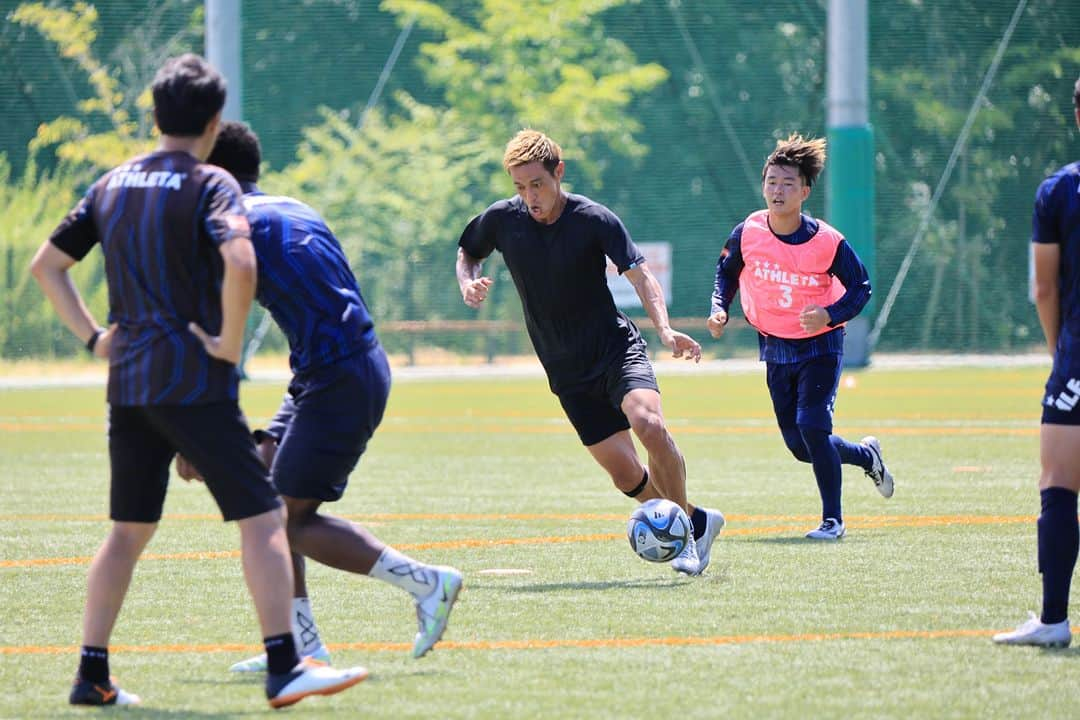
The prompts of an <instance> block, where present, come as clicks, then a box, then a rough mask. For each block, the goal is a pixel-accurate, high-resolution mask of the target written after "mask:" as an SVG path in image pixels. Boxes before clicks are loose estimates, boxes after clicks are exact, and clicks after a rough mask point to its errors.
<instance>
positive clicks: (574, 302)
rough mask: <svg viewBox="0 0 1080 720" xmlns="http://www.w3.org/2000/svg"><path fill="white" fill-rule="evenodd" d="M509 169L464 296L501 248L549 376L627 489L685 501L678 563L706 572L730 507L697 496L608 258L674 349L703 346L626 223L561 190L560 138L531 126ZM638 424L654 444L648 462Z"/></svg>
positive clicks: (471, 296) (481, 219)
mask: <svg viewBox="0 0 1080 720" xmlns="http://www.w3.org/2000/svg"><path fill="white" fill-rule="evenodd" d="M503 167H504V168H505V169H506V171H507V172H508V173H509V174H510V177H511V179H512V180H513V182H514V188H515V189H516V190H517V195H516V196H515V197H512V198H509V199H506V200H500V201H498V202H496V203H494V204H493V205H491V206H490V207H489V208H488V209H487V210H485V211H484V212H483V213H481V214H480V215H478V216H477V217H475V218H473V220H472V221H471V222H469V224H468V226H467V227H466V228H465V231H464V232H463V233H462V234H461V239H460V240H459V242H458V245H459V248H458V257H457V278H458V285H459V286H460V288H461V295H462V298H463V299H464V301H465V304H466V305H468V306H469V307H473V308H477V307H480V304H481V303H483V302H484V300H485V299H486V298H487V295H488V292H489V291H490V289H491V285H492V282H493V281H492V279H491V278H490V277H484V276H482V275H481V267H482V265H483V261H484V259H485V258H487V257H488V256H489V255H490V254H491V253H492V252H493V251H494V250H498V251H499V252H501V253H502V256H503V260H504V261H505V262H506V266H507V268H509V270H510V275H511V276H512V277H513V279H514V285H515V286H516V287H517V291H518V295H519V297H520V298H521V304H522V307H523V308H524V311H525V326H526V328H527V329H528V331H529V337H530V338H531V339H532V343H533V348H534V349H535V350H536V354H537V357H539V358H540V362H541V364H542V365H543V366H544V370H545V371H546V373H547V377H548V384H549V386H550V387H551V391H552V392H553V393H555V394H556V395H557V396H558V397H559V402H560V403H561V404H562V406H563V410H564V411H565V412H566V415H567V417H568V418H569V419H570V422H571V424H572V425H573V426H574V429H575V430H576V431H577V434H578V437H579V438H580V439H581V442H582V444H584V445H585V446H586V448H588V450H589V452H590V453H591V454H592V456H593V458H595V460H596V461H597V462H598V463H599V464H600V466H601V467H603V468H604V470H606V471H607V472H608V474H609V475H610V476H611V479H612V481H613V482H614V483H615V487H617V488H618V489H619V490H621V491H622V492H623V493H624V494H625V495H627V496H628V497H631V498H634V499H635V500H637V501H638V502H644V501H646V500H649V499H652V498H656V497H664V498H667V499H668V500H671V501H673V502H675V503H676V504H678V505H680V506H681V507H682V508H683V509H684V510H686V511H687V514H688V515H689V516H690V519H691V524H692V525H693V528H694V537H693V540H692V541H691V542H690V543H689V544H688V545H687V546H686V548H685V549H684V550H683V552H682V553H681V554H680V555H679V556H678V557H677V558H675V559H674V560H672V561H671V567H672V568H674V569H675V570H676V571H678V572H681V573H684V574H687V575H700V574H701V573H702V572H703V571H704V570H705V568H706V567H708V565H709V558H710V553H711V550H712V544H713V540H715V538H716V536H717V535H718V534H719V532H720V530H721V528H723V526H724V516H723V515H722V514H721V513H720V512H718V511H716V510H706V509H705V508H701V507H695V506H693V505H690V504H689V503H688V502H687V499H686V463H685V461H684V460H683V456H682V453H680V452H679V448H678V447H677V446H676V445H675V440H674V439H673V438H672V437H671V434H670V433H669V432H668V430H667V426H666V425H665V423H664V415H663V412H662V411H661V407H660V390H659V386H658V385H657V383H656V376H655V375H654V374H653V368H652V364H651V363H650V362H649V356H648V353H647V351H646V346H645V340H644V339H643V338H642V337H641V333H640V332H639V331H638V329H637V327H636V326H635V325H634V323H633V322H631V321H630V318H628V317H627V316H626V315H624V314H623V313H622V312H620V311H619V310H618V309H617V308H616V307H615V301H614V300H613V299H612V297H611V291H610V290H609V289H608V286H607V279H606V267H607V258H611V260H612V262H614V263H615V266H616V267H617V268H618V269H619V272H620V273H623V274H625V275H626V277H627V279H628V280H629V281H630V284H631V285H633V286H634V290H635V291H637V295H638V297H639V298H640V299H641V304H642V306H643V307H644V308H645V311H646V312H647V313H648V314H649V318H650V319H651V320H652V322H653V325H654V326H655V328H656V332H657V334H658V335H659V336H660V342H662V343H663V344H664V345H666V346H667V347H669V348H671V351H672V354H673V356H674V357H686V358H687V359H688V360H694V361H695V362H697V361H699V360H700V359H701V346H700V345H698V343H697V342H696V341H695V340H694V339H693V338H691V337H690V336H689V335H685V334H683V333H681V332H677V331H675V330H673V329H672V328H671V326H670V325H669V324H668V314H667V306H666V305H665V303H664V294H663V291H662V289H661V287H660V283H659V282H657V280H656V278H655V277H654V276H653V274H652V273H651V272H650V271H649V268H648V265H646V263H645V257H644V256H643V255H642V254H641V252H640V250H638V248H637V246H636V245H635V244H634V242H633V240H631V239H630V234H629V233H628V232H627V230H626V228H625V227H624V226H623V224H622V221H621V220H619V218H618V217H617V216H616V215H615V214H614V213H613V212H611V211H610V210H608V209H607V208H606V207H604V206H603V205H600V204H599V203H595V202H593V201H592V200H590V199H589V198H587V197H585V196H584V195H575V194H572V193H567V192H565V191H564V190H563V189H562V179H563V174H564V172H565V169H566V167H565V164H564V163H563V160H562V149H561V148H560V147H559V145H558V144H557V143H555V141H553V140H552V139H551V138H549V137H547V136H546V135H544V134H543V133H541V132H538V131H536V130H522V131H521V132H519V133H518V134H517V135H515V136H514V138H513V139H511V140H510V142H509V143H508V144H507V146H506V152H505V154H504V156H503ZM631 429H632V430H633V432H634V434H635V435H636V436H637V438H638V440H639V441H640V442H641V444H642V445H643V446H644V447H645V451H646V452H647V453H648V469H646V468H645V466H644V465H643V464H642V462H641V459H640V458H639V457H638V454H637V449H636V448H635V447H634V441H633V439H632V438H631V436H630V432H629V431H630V430H631Z"/></svg>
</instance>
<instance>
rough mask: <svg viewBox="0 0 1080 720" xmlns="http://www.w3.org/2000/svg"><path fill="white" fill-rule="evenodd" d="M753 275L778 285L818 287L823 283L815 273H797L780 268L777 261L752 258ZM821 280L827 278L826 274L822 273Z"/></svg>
mask: <svg viewBox="0 0 1080 720" xmlns="http://www.w3.org/2000/svg"><path fill="white" fill-rule="evenodd" d="M753 264H754V270H753V273H754V277H756V278H758V279H760V280H765V281H768V282H773V283H777V284H780V285H792V286H796V287H818V286H820V285H822V284H823V282H822V281H819V280H818V277H819V276H817V275H799V274H798V273H790V272H788V271H787V270H782V269H781V268H780V264H779V263H770V262H767V261H766V262H762V261H761V260H754V263H753ZM820 277H821V278H822V280H827V279H828V277H829V276H828V275H827V274H822V275H821V276H820Z"/></svg>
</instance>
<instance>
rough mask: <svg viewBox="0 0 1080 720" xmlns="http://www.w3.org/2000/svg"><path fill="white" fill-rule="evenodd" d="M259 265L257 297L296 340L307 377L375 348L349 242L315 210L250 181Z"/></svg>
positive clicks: (293, 348) (296, 369)
mask: <svg viewBox="0 0 1080 720" xmlns="http://www.w3.org/2000/svg"><path fill="white" fill-rule="evenodd" d="M242 187H243V189H244V191H245V192H246V193H247V194H245V195H244V207H245V208H246V209H247V214H248V222H249V223H250V225H251V241H252V244H253V245H254V246H255V255H256V257H257V259H258V266H259V282H258V286H257V290H256V299H257V300H258V301H259V304H260V305H262V306H263V307H265V308H266V309H267V310H269V311H270V314H271V315H272V316H273V317H274V320H275V321H276V322H277V324H278V326H279V327H280V328H281V331H282V332H283V333H284V334H285V337H286V338H287V339H288V341H289V351H290V354H289V366H290V367H291V368H292V371H293V373H296V374H302V373H306V372H309V371H311V370H315V369H318V368H322V367H326V366H328V365H332V364H333V363H335V362H337V361H338V360H341V359H343V358H346V357H349V356H351V355H354V354H356V353H358V352H360V351H364V350H367V349H369V348H371V347H372V346H373V345H374V344H375V342H376V337H375V328H374V322H372V319H371V313H369V312H368V308H367V305H366V304H365V303H364V298H363V296H362V295H361V294H360V287H359V286H358V285H357V282H356V276H355V275H353V272H352V269H351V268H350V267H349V261H348V259H347V258H346V257H345V253H344V251H343V250H342V249H341V244H340V243H339V242H338V240H337V238H336V237H334V234H333V233H332V232H330V229H329V228H328V227H326V223H325V222H324V221H323V219H322V217H320V216H319V214H318V213H317V212H315V211H314V210H312V209H311V208H310V207H308V206H307V205H305V204H304V203H302V202H300V201H299V200H294V199H293V198H289V197H280V196H274V195H264V194H263V193H261V192H259V190H258V188H256V187H255V186H254V185H251V184H248V183H243V184H242Z"/></svg>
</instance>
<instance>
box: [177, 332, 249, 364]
mask: <svg viewBox="0 0 1080 720" xmlns="http://www.w3.org/2000/svg"><path fill="white" fill-rule="evenodd" d="M188 331H190V332H191V334H192V335H194V336H195V337H197V338H199V342H201V343H202V346H203V348H205V350H206V354H207V355H209V356H210V357H214V358H217V359H218V360H224V361H225V362H229V363H232V364H233V365H239V364H240V353H241V351H242V349H243V348H241V347H235V348H228V347H225V345H224V343H222V342H221V336H220V335H211V334H210V333H208V332H206V331H205V330H203V329H202V328H201V327H199V326H198V325H196V324H195V323H193V322H192V323H188Z"/></svg>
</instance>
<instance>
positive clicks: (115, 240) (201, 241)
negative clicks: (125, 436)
mask: <svg viewBox="0 0 1080 720" xmlns="http://www.w3.org/2000/svg"><path fill="white" fill-rule="evenodd" d="M235 235H243V236H245V237H247V236H249V230H248V224H247V219H246V216H245V214H244V206H243V204H242V202H241V191H240V186H239V185H238V184H237V182H236V180H234V179H233V177H232V176H231V175H229V174H228V173H227V172H225V171H224V170H222V169H221V168H219V167H215V166H213V165H204V164H202V163H200V162H199V161H198V160H196V159H195V158H194V157H193V156H191V155H189V154H188V153H186V152H155V153H151V154H149V155H144V156H142V157H138V158H135V159H133V160H130V161H128V162H127V163H124V164H123V165H121V166H119V167H117V168H115V169H114V170H110V171H109V172H108V173H106V174H105V175H103V176H102V177H101V179H99V180H98V181H97V182H96V183H94V185H93V186H92V187H91V188H90V190H89V191H88V192H87V193H86V196H85V197H83V198H82V200H80V201H79V204H78V205H76V206H75V208H74V209H73V210H72V211H71V212H70V213H68V215H67V217H65V218H64V220H63V221H62V222H61V223H60V225H59V226H58V227H57V228H56V230H54V231H53V233H52V235H51V236H50V238H49V239H50V241H51V242H52V244H53V245H55V246H56V247H57V248H59V249H60V250H63V251H64V252H65V253H67V254H68V255H70V256H71V257H73V258H74V259H76V260H81V259H82V258H83V257H85V256H86V254H87V253H89V252H90V250H91V249H93V247H94V246H95V245H97V244H98V243H100V244H101V248H102V251H103V252H104V254H105V278H106V281H107V282H108V286H109V322H110V323H117V324H118V329H117V332H116V335H115V336H114V338H113V340H112V345H111V347H110V358H109V387H108V399H109V402H110V403H112V404H113V405H195V404H204V403H210V402H217V401H221V400H235V399H236V397H237V390H238V389H237V385H238V383H239V376H238V374H237V371H236V368H235V367H234V366H233V365H232V364H231V363H227V362H225V361H223V360H218V359H216V358H212V357H210V356H209V355H208V354H207V353H206V351H205V350H204V349H203V346H202V343H201V342H199V339H198V338H196V337H195V336H194V335H193V334H192V333H191V332H190V331H189V330H188V329H187V326H188V323H189V322H195V323H198V324H199V325H200V326H202V328H203V329H204V330H206V331H207V332H209V333H211V334H217V333H218V332H220V331H221V321H222V317H221V282H222V278H223V277H224V262H223V260H222V258H221V253H220V251H219V250H218V246H219V245H220V244H221V243H223V242H225V241H226V240H229V239H230V238H232V237H233V236H235Z"/></svg>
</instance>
